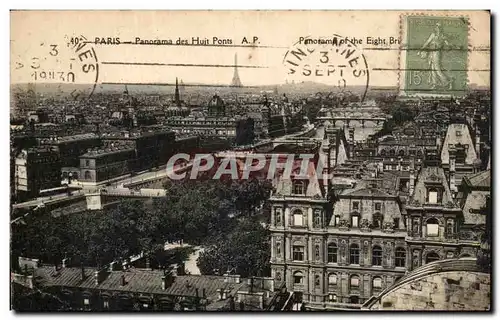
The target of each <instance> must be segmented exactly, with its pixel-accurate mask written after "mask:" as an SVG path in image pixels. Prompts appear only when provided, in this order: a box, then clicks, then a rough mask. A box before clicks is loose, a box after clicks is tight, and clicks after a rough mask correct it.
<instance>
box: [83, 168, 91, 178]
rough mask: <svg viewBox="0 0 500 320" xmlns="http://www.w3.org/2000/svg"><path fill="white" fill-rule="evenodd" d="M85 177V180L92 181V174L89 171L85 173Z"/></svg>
mask: <svg viewBox="0 0 500 320" xmlns="http://www.w3.org/2000/svg"><path fill="white" fill-rule="evenodd" d="M84 176H85V180H91V179H92V174H91V173H90V171H88V170H86V171H85V175H84Z"/></svg>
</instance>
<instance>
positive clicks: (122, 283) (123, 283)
mask: <svg viewBox="0 0 500 320" xmlns="http://www.w3.org/2000/svg"><path fill="white" fill-rule="evenodd" d="M126 284H127V281H126V280H125V275H124V274H122V276H121V286H122V287H123V286H125V285H126Z"/></svg>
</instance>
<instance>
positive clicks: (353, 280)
mask: <svg viewBox="0 0 500 320" xmlns="http://www.w3.org/2000/svg"><path fill="white" fill-rule="evenodd" d="M349 285H350V287H351V288H359V277H358V276H356V275H354V276H351V278H350V279H349Z"/></svg>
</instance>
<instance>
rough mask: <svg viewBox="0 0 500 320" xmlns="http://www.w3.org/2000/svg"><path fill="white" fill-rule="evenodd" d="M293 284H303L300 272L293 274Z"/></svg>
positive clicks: (302, 276)
mask: <svg viewBox="0 0 500 320" xmlns="http://www.w3.org/2000/svg"><path fill="white" fill-rule="evenodd" d="M293 283H294V284H303V283H304V274H302V272H300V271H296V272H294V274H293Z"/></svg>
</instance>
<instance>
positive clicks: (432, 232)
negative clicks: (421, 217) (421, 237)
mask: <svg viewBox="0 0 500 320" xmlns="http://www.w3.org/2000/svg"><path fill="white" fill-rule="evenodd" d="M426 228H427V236H428V237H437V236H439V221H438V220H437V219H436V218H430V219H427V221H426Z"/></svg>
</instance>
